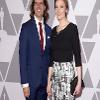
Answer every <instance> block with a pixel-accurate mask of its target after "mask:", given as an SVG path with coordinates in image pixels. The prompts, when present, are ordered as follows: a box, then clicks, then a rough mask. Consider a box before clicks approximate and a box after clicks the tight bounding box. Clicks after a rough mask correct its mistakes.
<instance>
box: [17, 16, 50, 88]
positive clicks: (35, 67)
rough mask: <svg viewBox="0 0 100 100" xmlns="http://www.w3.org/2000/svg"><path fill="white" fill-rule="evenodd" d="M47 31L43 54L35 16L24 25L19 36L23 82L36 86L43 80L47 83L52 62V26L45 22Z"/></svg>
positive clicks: (44, 83)
mask: <svg viewBox="0 0 100 100" xmlns="http://www.w3.org/2000/svg"><path fill="white" fill-rule="evenodd" d="M44 25H45V32H46V48H45V51H44V53H43V54H41V50H40V41H39V36H38V31H37V28H36V23H35V20H34V17H32V18H31V19H30V20H29V21H27V22H26V23H24V24H23V25H22V29H21V33H20V38H19V42H20V43H19V58H20V74H21V83H22V84H25V83H29V85H30V87H36V86H37V85H39V84H40V83H41V82H42V83H43V85H44V86H45V85H46V84H47V73H48V66H49V63H50V55H49V54H50V33H51V28H50V27H49V26H48V25H47V24H46V23H44Z"/></svg>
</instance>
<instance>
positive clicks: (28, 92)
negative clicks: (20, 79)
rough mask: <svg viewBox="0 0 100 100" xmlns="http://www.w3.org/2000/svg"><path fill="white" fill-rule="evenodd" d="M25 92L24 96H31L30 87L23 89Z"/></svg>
mask: <svg viewBox="0 0 100 100" xmlns="http://www.w3.org/2000/svg"><path fill="white" fill-rule="evenodd" d="M23 92H24V96H25V97H29V96H30V88H29V87H25V88H23Z"/></svg>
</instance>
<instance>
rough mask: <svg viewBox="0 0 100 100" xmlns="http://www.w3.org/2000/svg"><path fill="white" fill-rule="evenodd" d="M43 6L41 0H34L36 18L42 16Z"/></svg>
mask: <svg viewBox="0 0 100 100" xmlns="http://www.w3.org/2000/svg"><path fill="white" fill-rule="evenodd" d="M45 8H46V7H45V5H44V2H43V0H35V4H34V11H35V16H36V17H37V18H42V16H43V13H44V10H45Z"/></svg>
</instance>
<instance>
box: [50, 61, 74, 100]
mask: <svg viewBox="0 0 100 100" xmlns="http://www.w3.org/2000/svg"><path fill="white" fill-rule="evenodd" d="M74 75H75V71H74V66H73V63H72V62H61V63H59V62H54V64H53V76H52V96H51V97H50V98H51V99H50V100H74V96H72V95H71V94H70V81H71V80H72V78H73V77H74Z"/></svg>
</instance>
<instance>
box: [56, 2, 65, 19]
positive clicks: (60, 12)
mask: <svg viewBox="0 0 100 100" xmlns="http://www.w3.org/2000/svg"><path fill="white" fill-rule="evenodd" d="M66 12H67V9H66V6H65V2H64V1H63V0H57V1H56V3H55V14H56V16H57V19H58V20H61V19H63V18H65V17H66Z"/></svg>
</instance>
